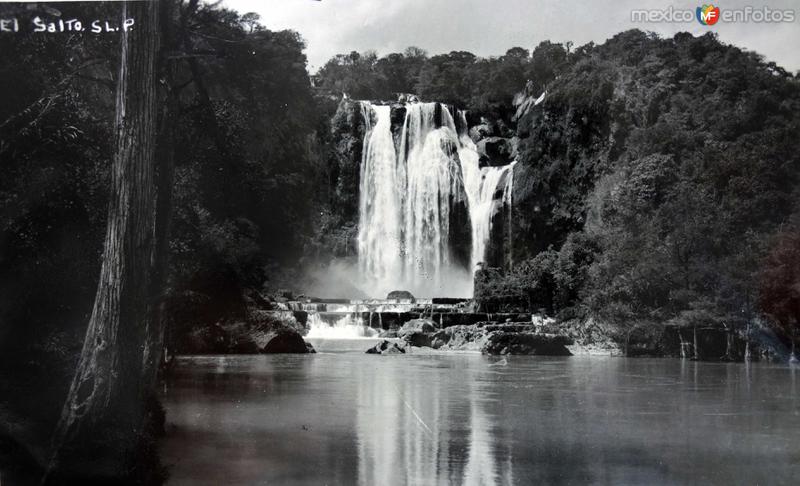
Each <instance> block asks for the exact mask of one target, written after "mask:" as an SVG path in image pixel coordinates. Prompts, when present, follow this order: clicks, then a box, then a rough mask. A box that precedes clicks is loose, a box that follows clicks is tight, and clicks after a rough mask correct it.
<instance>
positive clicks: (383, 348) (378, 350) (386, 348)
mask: <svg viewBox="0 0 800 486" xmlns="http://www.w3.org/2000/svg"><path fill="white" fill-rule="evenodd" d="M405 352H406V350H405V348H404V347H402V346H400V345H399V344H397V343H391V342H389V341H387V340H385V339H384V340H383V341H381V342H379V343H378V344H376V345H375V346H373V347H371V348H369V349H368V350H367V354H381V355H387V354H405Z"/></svg>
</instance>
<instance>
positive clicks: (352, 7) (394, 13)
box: [223, 0, 800, 72]
mask: <svg viewBox="0 0 800 486" xmlns="http://www.w3.org/2000/svg"><path fill="white" fill-rule="evenodd" d="M223 1H224V4H225V5H227V6H228V7H230V8H233V9H235V10H238V11H239V12H240V13H246V12H257V13H259V14H260V15H261V22H262V24H264V25H265V26H266V27H267V28H269V29H271V30H280V29H293V30H296V31H298V32H300V34H301V35H302V36H303V38H304V39H305V40H306V43H307V49H306V54H307V56H308V60H309V68H310V70H311V71H312V72H315V71H316V70H317V69H318V68H319V67H321V66H322V65H323V64H324V63H325V62H326V61H327V60H328V59H329V58H330V57H332V56H333V55H335V54H339V53H346V52H350V51H353V50H356V51H359V52H361V51H365V50H367V49H373V50H375V51H377V52H378V54H379V55H383V54H386V53H389V52H398V51H402V50H403V49H405V48H406V47H408V46H411V45H414V46H418V47H421V48H423V49H425V50H427V51H428V53H429V54H439V53H443V52H450V51H452V50H466V51H470V52H473V53H475V54H477V55H480V56H491V55H500V54H503V53H505V51H506V50H507V49H508V48H509V47H514V46H520V47H525V48H527V49H531V48H533V47H535V46H536V45H537V44H538V43H539V42H541V41H543V40H552V41H555V42H565V41H573V43H574V44H575V45H576V46H578V45H582V44H585V43H587V42H589V41H594V42H596V43H601V42H603V41H604V40H606V39H608V38H609V37H610V36H612V35H614V34H616V33H618V32H620V31H623V30H627V29H631V28H640V29H642V30H652V31H655V32H658V33H659V34H662V35H665V36H672V35H673V34H674V33H676V32H680V31H689V32H691V33H692V34H695V35H698V34H703V33H705V32H707V31H709V30H711V31H714V32H717V33H719V38H720V39H721V40H722V41H724V42H727V43H730V44H734V45H737V46H739V47H743V48H745V49H748V50H753V51H756V52H759V53H761V54H763V55H764V56H765V57H766V58H767V59H768V60H771V61H775V62H776V63H778V64H779V65H781V66H783V67H784V68H786V69H788V70H790V71H792V72H794V71H797V70H798V69H800V49H798V47H800V12H798V10H797V7H798V6H800V4H797V2H792V1H790V0H770V1H766V2H760V1H758V0H725V1H724V2H720V3H719V4H718V6H719V7H720V8H721V9H728V10H732V9H737V8H742V7H744V6H747V5H750V6H752V7H756V8H762V7H765V6H766V7H768V8H770V9H773V10H775V9H794V11H795V17H797V19H796V20H795V22H793V23H777V24H776V23H770V24H767V23H753V22H750V23H727V24H726V23H724V22H723V21H722V20H720V21H719V22H718V23H717V24H716V25H714V26H704V25H701V24H700V23H699V22H697V21H696V20H694V21H692V22H690V23H639V24H636V23H633V22H632V21H631V9H634V8H635V9H643V8H655V9H660V10H661V9H665V8H668V7H669V6H670V5H671V6H673V7H674V8H676V9H678V8H680V9H691V10H692V11H694V9H695V8H696V7H697V6H699V5H700V4H701V3H702V1H699V2H694V3H690V2H686V1H675V2H670V1H669V0H594V1H583V2H580V1H577V0H322V1H316V0H223Z"/></svg>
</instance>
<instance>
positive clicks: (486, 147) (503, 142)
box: [476, 137, 519, 167]
mask: <svg viewBox="0 0 800 486" xmlns="http://www.w3.org/2000/svg"><path fill="white" fill-rule="evenodd" d="M517 143H519V139H516V138H513V139H512V138H503V137H488V138H484V139H482V140H480V141H479V142H478V143H477V144H476V147H477V149H478V154H479V155H480V166H481V167H486V166H491V167H499V166H503V165H508V164H510V163H511V162H513V160H514V157H515V156H516V153H517V146H516V145H517Z"/></svg>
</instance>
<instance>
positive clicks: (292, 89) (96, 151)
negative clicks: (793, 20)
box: [0, 1, 800, 457]
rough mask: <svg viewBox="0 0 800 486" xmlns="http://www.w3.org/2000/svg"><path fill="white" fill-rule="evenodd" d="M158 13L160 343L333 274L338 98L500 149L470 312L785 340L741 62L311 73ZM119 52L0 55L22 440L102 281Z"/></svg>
mask: <svg viewBox="0 0 800 486" xmlns="http://www.w3.org/2000/svg"><path fill="white" fill-rule="evenodd" d="M173 4H174V5H175V6H176V8H174V9H172V10H168V11H167V13H168V16H167V18H166V21H165V24H166V25H167V28H166V30H165V35H164V39H165V40H164V42H163V46H162V50H161V63H162V65H163V66H164V68H163V69H164V71H163V76H162V77H161V78H159V79H160V80H161V83H162V84H163V85H162V86H160V89H163V90H164V91H165V92H166V93H167V95H166V99H169V100H170V102H169V103H165V104H164V106H163V110H162V112H161V113H160V115H159V126H160V130H161V132H159V136H160V137H162V136H166V135H165V133H164V131H169V132H170V137H171V138H170V140H171V141H172V142H171V144H170V146H169V150H170V151H171V153H172V158H173V160H174V177H173V184H172V187H171V188H170V190H171V203H172V208H171V215H172V216H171V219H170V221H169V226H170V234H171V237H170V239H169V241H168V256H167V260H168V262H169V263H168V267H167V268H166V269H165V274H166V275H165V280H166V291H165V295H164V296H163V301H164V303H165V306H166V309H167V312H166V316H167V317H166V320H167V333H168V334H169V333H170V332H177V330H179V329H180V328H181V327H185V326H192V325H196V324H197V323H198V322H205V323H207V322H214V321H217V320H219V319H220V318H223V317H225V316H230V315H236V314H237V313H242V312H244V306H245V302H246V301H247V299H248V298H250V297H249V296H250V295H252V294H253V293H256V294H258V295H259V296H260V297H259V298H266V299H270V298H273V297H276V296H277V297H280V296H281V295H286V294H289V293H292V292H295V293H300V292H309V288H311V287H312V285H313V284H312V282H313V278H311V277H310V276H313V275H314V274H316V273H318V272H320V271H325V269H326V268H327V267H326V265H327V264H329V263H330V261H331V260H332V259H334V258H337V257H348V256H349V257H352V255H353V248H354V245H353V243H352V239H353V238H354V234H355V229H354V223H355V222H354V220H353V208H354V207H355V206H354V204H355V203H354V198H357V195H356V194H353V193H352V191H348V190H347V187H343V186H342V178H343V177H345V176H348V177H352V176H353V173H355V175H356V176H357V165H356V166H355V167H353V166H352V164H351V165H350V166H349V167H344V166H343V164H347V163H348V161H350V162H352V161H353V160H354V158H357V156H358V154H359V153H360V152H359V150H360V148H359V146H360V139H359V137H358V135H360V136H363V127H361V128H360V129H361V130H362V131H361V132H358V129H357V130H356V132H355V133H345V131H344V130H343V128H342V127H343V126H344V125H346V124H347V123H346V122H347V121H348V120H343V119H342V117H345V118H346V116H347V114H346V113H343V112H342V110H337V108H340V99H341V98H342V96H343V95H344V96H345V97H346V98H350V99H371V100H393V99H396V98H397V96H398V94H414V95H416V96H417V97H418V98H419V99H421V100H427V101H439V102H443V103H447V104H450V105H452V106H455V107H458V108H460V109H466V110H468V112H469V122H470V124H471V125H473V126H475V127H479V130H480V131H482V134H483V135H485V136H493V137H500V138H503V139H505V140H508V141H509V144H512V145H513V146H514V152H515V158H516V160H517V166H516V168H515V175H514V196H513V197H514V202H513V208H512V214H511V218H510V219H509V223H506V224H510V227H508V228H505V229H506V230H507V231H506V232H507V233H508V234H509V235H510V237H508V238H506V239H504V240H503V241H500V242H495V245H496V247H495V248H494V249H492V252H494V253H495V254H498V255H500V254H502V255H503V256H502V257H498V258H493V259H490V260H493V261H490V262H488V263H491V264H492V265H491V267H492V268H488V267H487V269H486V270H485V271H483V272H481V273H480V275H479V277H480V278H479V281H478V283H477V285H476V301H477V303H478V304H479V305H482V306H485V307H487V308H497V309H518V310H519V309H525V310H538V309H541V310H542V311H543V312H545V313H548V314H551V315H553V316H556V317H558V318H559V319H560V320H562V321H570V322H579V323H581V322H588V321H600V322H603V323H604V324H605V325H606V326H608V327H609V328H610V329H611V330H612V333H617V334H618V335H625V334H629V333H630V332H632V330H633V329H641V328H648V327H656V326H660V325H663V324H665V323H673V324H677V325H687V326H692V325H697V324H703V325H706V324H709V323H711V324H714V325H720V326H724V327H726V328H730V329H737V330H739V331H740V332H747V333H750V332H756V330H758V329H762V328H763V329H772V330H773V331H774V332H776V333H777V336H778V339H779V340H781V341H782V342H783V343H784V344H785V345H788V344H790V343H794V341H796V338H795V334H796V331H797V328H798V326H800V139H798V137H797V134H798V133H800V115H798V113H800V80H798V78H797V76H796V75H793V74H791V73H788V72H786V71H785V70H784V69H782V68H781V67H780V66H777V65H775V64H774V63H769V62H766V61H765V60H764V59H763V58H761V56H759V55H758V54H756V53H753V52H747V51H743V50H742V49H739V48H737V47H734V46H729V45H725V44H723V43H721V42H719V41H718V40H717V39H716V37H715V36H714V35H713V34H706V35H703V36H700V37H693V36H692V35H690V34H686V33H681V34H677V35H675V36H674V37H673V38H660V37H658V36H656V35H655V34H650V33H645V32H640V31H628V32H624V33H621V34H618V35H617V36H615V37H613V38H611V39H609V40H608V41H606V42H605V43H603V44H600V45H595V44H587V45H584V46H580V47H575V46H573V45H571V44H569V43H567V44H555V43H551V42H547V41H545V42H542V43H540V44H539V45H538V46H535V47H533V48H532V50H529V49H526V48H521V47H514V48H511V49H509V50H508V51H507V52H506V53H505V54H503V55H500V56H497V57H489V58H481V57H478V56H475V55H473V54H471V53H469V52H463V51H458V52H451V53H447V54H438V55H429V54H428V53H426V52H425V51H424V50H422V49H420V48H416V47H409V48H408V49H406V50H405V51H403V52H402V53H391V54H387V55H383V56H380V57H379V56H378V55H377V54H376V53H374V52H366V53H357V52H351V53H349V54H342V55H338V56H336V57H334V58H333V59H331V60H330V61H329V62H328V63H327V64H325V66H324V67H322V68H321V69H320V70H319V72H318V73H313V76H312V75H310V74H309V73H308V72H307V67H306V58H305V55H304V53H303V50H304V47H305V46H304V43H303V40H302V38H301V37H300V36H299V35H298V34H297V33H295V32H292V31H282V32H272V31H269V30H267V29H265V28H264V27H262V26H261V25H260V24H259V18H258V16H257V15H256V14H244V15H241V14H239V13H236V12H233V11H230V10H226V9H224V8H221V7H220V6H219V5H217V4H213V5H212V4H207V3H200V2H197V1H188V2H173ZM3 8H4V11H6V10H7V11H9V12H10V11H11V10H12V9H16V10H15V11H14V13H15V14H16V15H19V16H33V15H34V14H37V13H38V14H41V13H40V12H34V11H31V10H26V9H25V8H24V7H21V6H5V7H3ZM117 8H118V7H116V6H114V5H108V4H96V5H94V4H93V5H89V4H83V5H77V4H63V5H62V4H59V5H58V9H59V10H60V11H61V13H63V15H64V16H70V17H100V16H109V17H113V16H115V15H118V12H117V10H115V9H117ZM118 42H119V39H118V38H117V37H115V36H90V35H82V34H64V35H59V36H37V35H35V34H22V33H21V34H20V35H16V36H0V49H1V50H2V52H3V53H4V55H3V56H2V58H0V83H2V86H3V95H2V99H3V102H2V104H0V167H1V169H0V170H2V174H3V176H2V177H0V201H2V204H0V208H1V209H0V370H2V371H0V377H2V378H0V396H3V397H11V398H8V399H7V403H6V404H5V405H2V406H0V417H3V418H6V419H7V417H9V416H10V417H15V416H16V415H14V414H15V413H16V414H19V411H20V410H25V411H26V415H27V418H26V419H25V421H26V422H30V424H31V425H30V427H29V428H28V429H27V430H28V431H29V433H30V434H32V435H33V436H34V437H32V438H30V442H31V443H36V442H37V441H38V443H41V442H42V440H41V437H44V436H46V435H47V433H48V431H49V430H50V429H51V428H52V427H53V424H54V422H55V421H56V420H57V417H58V411H59V409H60V407H61V405H62V403H63V397H64V396H65V395H66V393H67V388H68V385H69V380H70V377H71V375H72V370H73V369H74V368H75V364H76V362H77V360H78V356H79V353H80V347H81V343H82V340H83V336H84V333H85V330H86V325H87V322H88V321H89V316H90V314H91V311H92V299H93V296H94V295H95V291H96V288H97V284H98V278H99V275H100V258H101V254H102V252H103V235H104V234H105V231H106V228H105V222H106V213H107V207H108V204H109V199H110V196H111V194H110V189H111V185H110V183H109V179H110V177H111V174H110V168H111V165H110V160H111V159H112V156H113V151H114V146H113V139H114V131H115V126H114V103H115V91H114V89H115V85H116V82H117V79H116V76H117V72H118V70H117V67H116V66H117V65H118V63H119V62H120V59H119V46H118ZM543 93H544V95H545V96H544V101H543V102H542V103H540V104H534V103H532V102H531V101H532V100H533V99H536V98H539V97H540V95H542V94H543ZM349 121H350V122H352V120H349ZM351 124H352V123H351ZM356 125H357V124H356ZM357 128H358V127H357ZM347 137H349V138H347ZM347 169H349V170H350V172H349V173H346V171H347ZM354 171H355V172H354ZM348 174H349V175H348ZM351 182H352V181H351ZM350 187H352V184H351V185H350ZM356 200H357V199H356ZM498 224H499V222H498ZM354 297H356V296H355V295H354ZM10 377H16V378H17V379H14V380H12V379H10ZM8 420H9V419H7V420H6V421H8ZM18 420H22V419H18ZM28 452H29V454H30V455H31V457H35V456H36V455H37V452H36V451H28Z"/></svg>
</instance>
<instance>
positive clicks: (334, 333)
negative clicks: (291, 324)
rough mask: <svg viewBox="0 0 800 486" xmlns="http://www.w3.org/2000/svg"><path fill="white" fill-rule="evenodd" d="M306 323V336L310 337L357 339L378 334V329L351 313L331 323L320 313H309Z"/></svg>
mask: <svg viewBox="0 0 800 486" xmlns="http://www.w3.org/2000/svg"><path fill="white" fill-rule="evenodd" d="M307 325H308V328H309V330H308V334H307V335H306V337H307V338H311V339H313V338H322V339H358V338H370V337H374V336H376V335H377V334H378V331H376V330H374V329H372V328H370V327H369V326H367V325H365V324H364V320H363V319H362V318H361V317H355V316H354V315H353V314H348V315H344V316H342V317H341V318H339V319H338V320H336V321H335V322H333V323H329V322H326V321H325V320H324V319H322V316H320V314H317V313H314V314H309V315H308V323H307Z"/></svg>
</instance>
